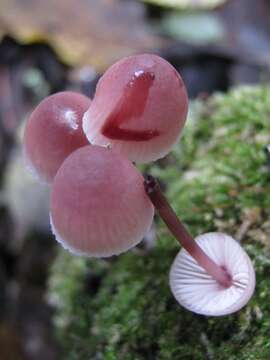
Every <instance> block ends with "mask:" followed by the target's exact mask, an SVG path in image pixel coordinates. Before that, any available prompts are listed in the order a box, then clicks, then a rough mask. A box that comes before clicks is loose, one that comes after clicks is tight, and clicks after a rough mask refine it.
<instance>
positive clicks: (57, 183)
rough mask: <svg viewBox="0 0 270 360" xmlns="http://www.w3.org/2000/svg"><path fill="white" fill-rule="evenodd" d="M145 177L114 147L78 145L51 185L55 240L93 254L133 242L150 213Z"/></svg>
mask: <svg viewBox="0 0 270 360" xmlns="http://www.w3.org/2000/svg"><path fill="white" fill-rule="evenodd" d="M143 181H144V180H143V177H142V175H141V174H140V173H139V171H138V170H137V169H136V167H135V166H134V165H133V164H132V163H131V162H130V161H128V159H126V158H125V157H124V156H122V155H121V154H119V153H117V152H114V151H113V150H110V149H106V148H103V147H100V146H90V145H88V146H85V147H83V148H80V149H78V150H76V151H75V152H73V153H72V154H71V155H70V156H69V157H68V158H67V159H66V160H65V161H64V163H63V165H62V166H61V167H60V169H59V171H58V172H57V174H56V176H55V179H54V182H53V185H52V192H51V224H52V229H53V232H54V234H55V235H56V239H57V240H58V241H59V242H60V243H61V244H62V245H63V246H64V247H65V248H67V249H68V250H70V251H71V252H73V253H75V254H80V255H87V256H96V257H106V256H111V255H116V254H119V253H121V252H123V251H126V250H128V249H130V248H131V247H133V246H135V245H136V244H137V243H138V242H139V241H141V240H142V238H143V236H144V234H145V233H146V232H147V230H148V229H149V228H150V226H151V223H152V220H153V215H154V209H153V206H152V204H151V202H150V200H149V199H148V197H147V195H146V193H145V191H144V186H143Z"/></svg>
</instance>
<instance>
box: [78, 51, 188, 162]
mask: <svg viewBox="0 0 270 360" xmlns="http://www.w3.org/2000/svg"><path fill="white" fill-rule="evenodd" d="M187 109H188V98H187V93H186V89H185V85H184V83H183V81H182V79H181V77H180V75H179V73H178V72H177V71H176V70H175V68H174V67H173V66H172V65H171V64H169V63H168V62H167V61H166V60H164V59H162V58H161V57H159V56H157V55H152V54H143V55H135V56H130V57H126V58H124V59H122V60H120V61H118V62H117V63H115V64H114V65H113V66H111V67H110V68H109V69H108V70H107V71H106V72H105V74H104V75H103V76H102V78H101V79H100V81H99V82H98V85H97V89H96V94H95V97H94V99H93V102H92V104H91V107H90V108H89V110H88V111H87V112H86V113H85V115H84V119H83V129H84V132H85V134H86V136H87V138H88V140H89V142H90V143H92V144H95V145H108V144H110V145H111V146H112V148H114V149H115V150H118V151H120V152H121V153H122V154H124V155H126V156H127V157H128V158H129V159H130V160H132V161H138V162H149V161H153V160H156V159H158V158H160V157H163V156H165V155H166V154H167V153H168V152H169V151H170V149H171V147H172V146H173V145H174V143H175V142H176V141H177V140H178V138H179V135H180V132H181V130H182V127H183V126H184V123H185V120H186V116H187Z"/></svg>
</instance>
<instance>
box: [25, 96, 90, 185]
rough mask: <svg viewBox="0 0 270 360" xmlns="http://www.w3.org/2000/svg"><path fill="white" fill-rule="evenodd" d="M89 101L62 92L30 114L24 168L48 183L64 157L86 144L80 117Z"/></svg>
mask: <svg viewBox="0 0 270 360" xmlns="http://www.w3.org/2000/svg"><path fill="white" fill-rule="evenodd" d="M90 103H91V100H90V98H88V97H86V96H84V95H82V94H79V93H75V92H72V91H63V92H59V93H56V94H54V95H51V96H49V97H47V98H46V99H44V100H43V101H42V102H41V103H40V104H39V105H38V106H37V107H36V109H35V110H34V111H33V113H32V114H31V116H30V118H29V120H28V122H27V124H26V128H25V133H24V153H25V159H26V163H27V165H28V167H29V168H30V170H32V171H33V172H34V173H35V175H37V177H38V178H40V179H41V180H43V181H45V182H48V183H51V182H52V180H53V178H54V176H55V174H56V172H57V170H58V169H59V167H60V165H61V164H62V162H63V161H64V160H65V158H66V157H67V156H68V155H69V154H70V153H72V152H73V151H74V150H76V149H78V148H79V147H81V146H84V145H87V144H88V141H87V139H86V137H85V135H84V133H83V131H82V117H83V114H84V112H85V111H86V110H87V109H88V108H89V106H90Z"/></svg>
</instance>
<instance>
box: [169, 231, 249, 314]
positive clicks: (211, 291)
mask: <svg viewBox="0 0 270 360" xmlns="http://www.w3.org/2000/svg"><path fill="white" fill-rule="evenodd" d="M195 241H197V243H198V244H199V245H200V247H201V248H202V249H203V250H204V251H205V252H206V254H207V255H208V256H209V257H210V258H212V259H213V260H214V261H215V262H216V263H217V264H218V265H220V266H223V267H224V268H225V269H226V270H227V271H228V273H229V274H230V275H231V277H232V285H231V286H230V287H228V288H224V287H222V286H220V285H219V284H218V283H217V282H216V281H215V280H214V279H213V278H212V277H211V276H210V275H208V274H207V273H206V271H205V270H204V269H203V268H202V267H201V266H199V265H198V264H197V262H196V261H195V260H194V259H193V258H192V257H191V256H190V255H189V254H188V253H187V251H186V250H184V249H181V251H180V252H179V253H178V255H177V256H176V258H175V260H174V263H173V265H172V267H171V271H170V287H171V291H172V293H173V295H174V297H175V298H176V300H177V301H178V302H179V304H180V305H182V306H184V307H185V308H186V309H188V310H191V311H193V312H195V313H198V314H202V315H212V316H221V315H227V314H231V313H233V312H235V311H238V310H240V309H241V308H242V307H243V306H245V305H246V304H247V302H248V301H249V299H250V298H251V296H252V294H253V292H254V288H255V273H254V269H253V265H252V263H251V261H250V258H249V257H248V255H247V254H246V252H245V251H244V250H243V249H242V247H241V246H240V245H239V244H238V243H237V242H236V241H235V240H234V239H233V238H232V237H230V236H228V235H225V234H222V233H207V234H203V235H200V236H198V237H197V238H196V239H195Z"/></svg>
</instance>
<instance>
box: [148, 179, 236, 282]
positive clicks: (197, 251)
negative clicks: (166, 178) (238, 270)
mask: <svg viewBox="0 0 270 360" xmlns="http://www.w3.org/2000/svg"><path fill="white" fill-rule="evenodd" d="M144 187H145V191H146V193H147V195H148V196H149V198H150V200H151V201H152V203H153V205H154V207H155V208H156V210H157V211H158V213H159V215H160V216H161V218H162V219H163V221H164V222H165V224H166V225H167V227H168V229H169V230H170V231H171V233H172V234H173V235H174V237H175V238H176V239H177V240H178V242H179V243H180V244H181V245H182V246H183V247H184V248H185V249H186V251H187V252H189V254H190V255H191V256H192V257H193V258H194V259H195V260H196V261H197V263H198V264H199V265H200V266H202V267H203V268H204V269H205V271H206V272H207V273H208V274H209V275H210V276H212V277H213V278H214V279H215V280H216V281H217V282H218V283H219V284H220V285H221V286H223V287H226V288H227V287H230V286H231V285H232V278H231V276H230V274H229V273H228V272H227V271H226V269H224V268H223V267H221V266H219V265H217V264H216V263H215V262H214V261H213V260H212V259H211V258H210V257H209V256H208V255H207V254H206V253H205V252H204V251H203V250H202V249H201V248H200V246H199V245H198V244H197V243H196V241H195V240H194V239H193V238H192V236H191V235H190V234H189V232H188V231H187V229H186V228H185V227H184V225H183V224H182V223H181V221H180V220H179V219H178V217H177V216H176V214H175V212H174V210H173V209H172V207H171V206H170V204H169V202H168V200H167V199H166V197H165V196H164V194H163V193H162V191H161V189H160V186H159V184H158V182H157V180H156V179H155V178H154V177H153V176H151V175H147V177H146V179H145V181H144Z"/></svg>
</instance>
